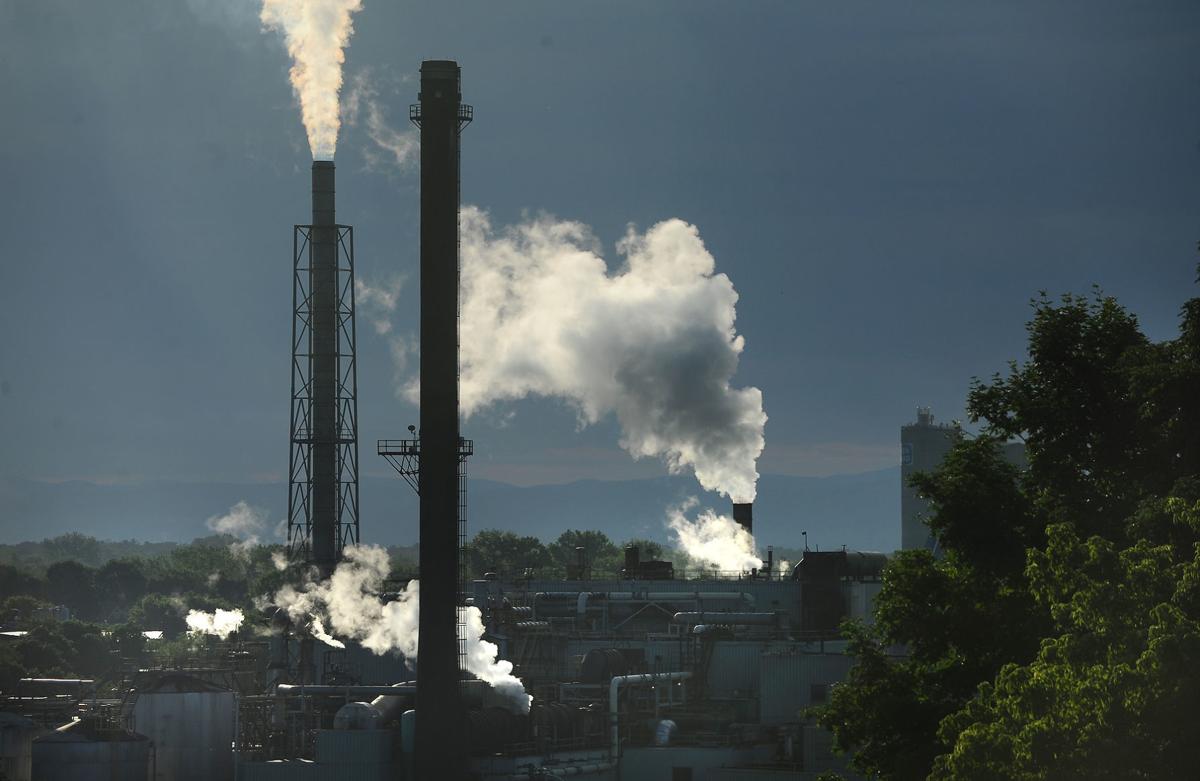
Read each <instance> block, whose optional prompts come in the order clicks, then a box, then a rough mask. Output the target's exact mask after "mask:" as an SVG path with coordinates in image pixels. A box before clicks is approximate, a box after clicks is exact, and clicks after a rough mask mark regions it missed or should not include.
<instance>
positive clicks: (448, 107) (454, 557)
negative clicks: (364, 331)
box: [410, 60, 470, 781]
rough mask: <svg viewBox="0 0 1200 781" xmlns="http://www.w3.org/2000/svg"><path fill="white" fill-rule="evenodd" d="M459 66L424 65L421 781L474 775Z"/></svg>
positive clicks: (419, 115) (415, 113)
mask: <svg viewBox="0 0 1200 781" xmlns="http://www.w3.org/2000/svg"><path fill="white" fill-rule="evenodd" d="M460 74H461V71H460V69H459V67H458V63H456V62H453V61H451V60H426V61H424V62H422V63H421V93H420V96H419V100H420V103H419V104H417V105H415V106H413V107H411V108H410V117H411V118H412V119H413V120H414V121H415V122H416V124H417V125H418V126H419V127H420V128H421V462H420V471H419V476H418V481H419V487H420V490H419V493H420V497H421V521H420V530H421V553H420V567H421V613H420V633H421V634H420V636H421V643H420V645H419V646H418V652H417V736H416V746H417V751H416V778H420V779H434V778H446V779H454V781H458V780H459V779H461V778H463V777H464V776H465V770H466V768H465V766H464V765H463V746H462V734H463V729H464V721H463V720H464V716H465V713H464V711H463V705H462V698H461V696H460V692H459V680H460V678H461V676H462V673H461V669H460V649H459V645H458V637H457V631H456V629H457V625H458V616H457V611H458V607H459V594H458V589H459V582H458V572H459V561H458V556H459V550H458V545H459V541H458V530H459V523H458V521H459V516H458V512H459V510H458V501H459V497H458V490H459V450H460V438H459V421H458V284H459V266H458V209H459V193H458V186H459V179H458V177H459V131H460V130H461V129H462V127H463V125H465V124H466V122H467V121H469V117H470V107H469V106H464V105H462V102H461V100H462V95H461V92H460V86H459V85H460Z"/></svg>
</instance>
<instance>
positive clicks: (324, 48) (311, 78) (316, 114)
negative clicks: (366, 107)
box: [259, 0, 362, 160]
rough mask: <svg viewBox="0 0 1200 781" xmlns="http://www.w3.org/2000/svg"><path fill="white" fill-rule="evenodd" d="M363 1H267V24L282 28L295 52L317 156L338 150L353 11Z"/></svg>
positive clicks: (297, 84)
mask: <svg viewBox="0 0 1200 781" xmlns="http://www.w3.org/2000/svg"><path fill="white" fill-rule="evenodd" d="M361 9H362V0H263V3H262V13H261V14H260V15H259V19H261V21H262V23H263V26H264V27H265V28H267V29H269V30H275V31H278V32H281V33H283V37H284V42H285V44H286V45H287V50H288V54H290V55H291V57H292V68H291V71H290V72H289V78H290V79H291V82H292V89H293V90H294V91H295V93H296V98H297V99H298V100H299V101H300V114H301V118H302V119H303V121H304V128H305V130H306V131H307V132H308V145H309V147H310V148H311V149H312V155H313V159H314V160H332V159H333V153H334V151H335V150H336V149H337V137H338V128H339V127H340V120H339V111H338V92H339V90H341V88H342V63H343V62H345V59H346V55H345V47H346V44H347V43H349V41H350V36H351V35H353V34H354V26H353V25H352V24H351V21H350V16H351V14H353V13H354V12H356V11H359V10H361Z"/></svg>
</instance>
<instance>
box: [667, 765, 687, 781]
mask: <svg viewBox="0 0 1200 781" xmlns="http://www.w3.org/2000/svg"><path fill="white" fill-rule="evenodd" d="M671 781H692V769H691V768H690V767H673V768H671Z"/></svg>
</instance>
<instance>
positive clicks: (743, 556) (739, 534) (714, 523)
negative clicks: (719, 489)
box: [667, 498, 763, 572]
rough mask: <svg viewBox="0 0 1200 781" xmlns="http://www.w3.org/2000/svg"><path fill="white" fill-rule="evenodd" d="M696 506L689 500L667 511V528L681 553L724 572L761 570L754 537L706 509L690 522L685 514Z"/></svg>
mask: <svg viewBox="0 0 1200 781" xmlns="http://www.w3.org/2000/svg"><path fill="white" fill-rule="evenodd" d="M697 505H698V502H697V501H696V499H694V498H692V499H688V500H687V501H686V502H684V503H683V504H682V505H680V506H678V507H672V508H670V509H668V510H667V526H669V527H670V529H671V531H672V532H674V533H675V539H676V542H677V543H678V545H679V548H680V549H681V550H682V551H683V552H684V553H686V554H687V555H688V556H689V557H690V558H692V559H696V560H698V561H703V562H707V563H708V564H710V565H712V566H714V567H716V568H717V569H719V570H723V571H730V572H743V571H745V570H750V569H761V568H762V565H763V562H762V559H760V558H759V557H758V556H757V555H755V547H754V537H753V536H752V535H751V534H750V532H748V531H746V528H745V527H744V526H742V525H741V524H740V523H738V522H737V521H735V520H733V518H730V517H729V516H727V515H718V514H717V513H715V512H713V511H712V510H710V509H707V508H706V509H704V510H701V511H700V512H699V513H697V515H696V517H695V518H694V519H693V518H689V517H688V515H687V514H688V512H690V511H691V510H694V509H695V508H696V507H697Z"/></svg>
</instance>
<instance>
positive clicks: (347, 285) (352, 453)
mask: <svg viewBox="0 0 1200 781" xmlns="http://www.w3.org/2000/svg"><path fill="white" fill-rule="evenodd" d="M292 255H293V275H292V414H291V458H290V463H289V466H288V556H289V558H290V559H291V560H292V561H295V562H297V563H303V564H310V565H315V566H316V567H317V568H318V570H319V571H320V572H321V574H322V575H324V576H328V575H329V574H330V573H331V572H333V569H334V567H335V566H337V563H338V560H339V559H340V558H341V555H342V549H343V548H344V547H345V546H346V545H353V544H355V543H357V542H358V371H357V367H356V361H355V344H356V341H357V340H356V337H355V327H354V229H353V228H351V227H350V226H349V225H339V224H337V220H336V215H335V213H334V168H333V161H331V160H318V161H316V162H314V163H313V164H312V224H310V225H296V226H295V232H294V239H293V245H292Z"/></svg>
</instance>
